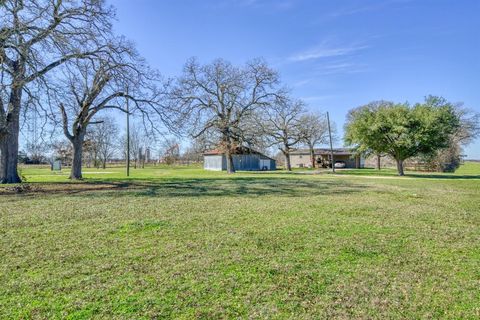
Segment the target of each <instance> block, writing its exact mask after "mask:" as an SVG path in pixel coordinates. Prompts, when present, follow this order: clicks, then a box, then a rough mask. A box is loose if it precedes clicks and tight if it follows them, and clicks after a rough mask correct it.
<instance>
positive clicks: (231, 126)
mask: <svg viewBox="0 0 480 320" xmlns="http://www.w3.org/2000/svg"><path fill="white" fill-rule="evenodd" d="M278 83H279V80H278V74H277V72H275V71H274V70H272V69H270V68H269V67H268V66H267V65H266V63H265V62H263V61H261V60H254V61H251V62H249V63H247V64H246V65H245V66H243V67H235V66H233V65H232V64H231V63H230V62H227V61H224V60H221V59H218V60H215V61H214V62H213V63H211V64H208V65H199V63H198V62H197V61H196V60H195V59H191V60H189V61H188V62H187V63H186V65H185V67H184V72H183V75H182V76H181V77H180V78H179V79H178V80H177V82H176V85H175V86H174V88H173V89H172V90H171V98H172V103H173V104H175V105H176V106H177V107H178V110H179V115H180V117H179V118H180V119H181V120H180V121H182V122H183V123H187V124H188V126H189V130H188V131H189V134H190V135H191V136H192V137H193V138H197V137H199V136H201V135H203V134H204V133H205V132H213V133H214V134H215V135H218V136H219V140H220V144H219V148H221V149H222V151H224V152H225V155H226V158H227V172H228V173H234V172H235V168H234V166H233V157H232V154H233V152H234V150H235V148H236V147H238V146H239V145H241V144H243V143H245V140H246V139H247V138H248V137H247V136H246V135H245V130H246V128H247V127H248V126H246V124H245V121H246V119H248V118H249V117H251V116H252V114H253V113H255V112H257V111H260V110H265V111H266V110H267V108H268V106H269V105H270V104H271V102H272V100H273V99H274V97H275V96H276V95H277V91H278V90H277V86H278Z"/></svg>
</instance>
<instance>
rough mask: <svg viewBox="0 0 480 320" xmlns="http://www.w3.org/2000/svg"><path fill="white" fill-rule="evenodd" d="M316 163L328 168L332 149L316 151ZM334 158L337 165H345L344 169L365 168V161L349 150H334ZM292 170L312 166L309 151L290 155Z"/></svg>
mask: <svg viewBox="0 0 480 320" xmlns="http://www.w3.org/2000/svg"><path fill="white" fill-rule="evenodd" d="M314 155H315V163H316V166H317V167H320V168H321V167H323V168H328V167H329V166H330V162H331V161H330V157H331V151H330V149H314ZM333 158H334V160H335V163H336V164H337V163H338V164H337V165H343V164H344V165H345V166H344V168H363V167H364V165H365V159H364V158H363V157H361V156H359V155H357V154H356V153H355V152H354V151H353V150H351V149H347V148H335V149H333ZM290 163H291V165H292V168H308V167H311V166H312V163H311V159H310V150H309V149H297V150H295V151H292V152H291V153H290Z"/></svg>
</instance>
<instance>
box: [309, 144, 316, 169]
mask: <svg viewBox="0 0 480 320" xmlns="http://www.w3.org/2000/svg"><path fill="white" fill-rule="evenodd" d="M310 161H311V162H312V168H314V169H315V165H316V163H315V162H316V161H315V149H314V148H313V147H310Z"/></svg>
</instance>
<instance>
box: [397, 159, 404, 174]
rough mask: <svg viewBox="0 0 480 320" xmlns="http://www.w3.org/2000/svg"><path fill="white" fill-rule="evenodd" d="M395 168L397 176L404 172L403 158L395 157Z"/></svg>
mask: <svg viewBox="0 0 480 320" xmlns="http://www.w3.org/2000/svg"><path fill="white" fill-rule="evenodd" d="M397 170H398V175H399V176H404V175H405V173H404V172H403V160H398V159H397Z"/></svg>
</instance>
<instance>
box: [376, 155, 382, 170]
mask: <svg viewBox="0 0 480 320" xmlns="http://www.w3.org/2000/svg"><path fill="white" fill-rule="evenodd" d="M381 168H382V166H381V157H380V155H379V154H377V170H380V169H381Z"/></svg>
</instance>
